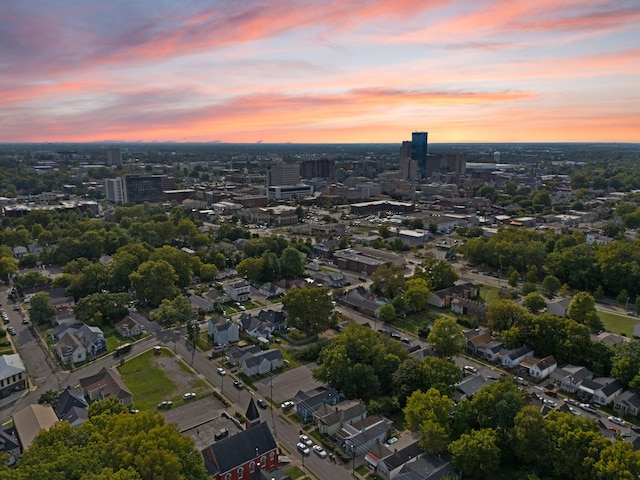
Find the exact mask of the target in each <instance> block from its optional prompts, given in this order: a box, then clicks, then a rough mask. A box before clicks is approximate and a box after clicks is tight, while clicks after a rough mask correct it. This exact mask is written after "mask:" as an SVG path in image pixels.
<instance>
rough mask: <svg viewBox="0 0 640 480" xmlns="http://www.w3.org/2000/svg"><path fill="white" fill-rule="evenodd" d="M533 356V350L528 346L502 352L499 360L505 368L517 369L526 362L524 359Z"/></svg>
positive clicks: (498, 356)
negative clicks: (523, 361)
mask: <svg viewBox="0 0 640 480" xmlns="http://www.w3.org/2000/svg"><path fill="white" fill-rule="evenodd" d="M528 355H529V356H530V355H533V350H532V349H531V348H529V347H528V346H526V345H523V346H522V347H519V348H514V349H505V350H503V351H501V352H500V353H499V354H498V355H497V358H498V359H500V362H501V363H502V365H503V366H504V367H507V368H515V367H517V366H518V365H520V362H522V360H524V357H526V356H528Z"/></svg>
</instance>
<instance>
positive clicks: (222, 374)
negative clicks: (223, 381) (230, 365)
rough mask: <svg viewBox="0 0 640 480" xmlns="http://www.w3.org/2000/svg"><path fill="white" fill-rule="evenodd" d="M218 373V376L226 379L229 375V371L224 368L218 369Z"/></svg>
mask: <svg viewBox="0 0 640 480" xmlns="http://www.w3.org/2000/svg"><path fill="white" fill-rule="evenodd" d="M216 372H218V375H220V376H222V377H224V376H225V375H226V374H227V371H226V370H225V369H224V368H218V369H217V370H216Z"/></svg>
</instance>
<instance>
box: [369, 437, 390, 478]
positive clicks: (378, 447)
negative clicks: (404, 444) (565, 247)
mask: <svg viewBox="0 0 640 480" xmlns="http://www.w3.org/2000/svg"><path fill="white" fill-rule="evenodd" d="M392 453H393V451H392V450H390V449H389V448H388V447H387V446H386V445H385V444H384V443H379V442H378V443H374V444H373V445H372V446H371V447H369V450H368V451H367V453H366V454H365V456H364V459H365V461H366V462H367V463H368V464H369V466H370V467H371V468H373V470H374V471H375V472H377V471H378V464H379V463H380V462H382V461H383V459H385V458H387V457H388V456H390V455H391V454H392Z"/></svg>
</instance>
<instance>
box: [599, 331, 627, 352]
mask: <svg viewBox="0 0 640 480" xmlns="http://www.w3.org/2000/svg"><path fill="white" fill-rule="evenodd" d="M593 340H595V341H596V342H601V343H604V344H605V345H607V346H609V347H614V348H615V347H617V346H618V345H620V344H621V343H626V342H630V341H631V339H629V338H627V337H623V336H622V335H618V334H616V333H611V332H600V333H599V334H597V335H595V336H594V337H593Z"/></svg>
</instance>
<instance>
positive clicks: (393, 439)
mask: <svg viewBox="0 0 640 480" xmlns="http://www.w3.org/2000/svg"><path fill="white" fill-rule="evenodd" d="M397 441H398V439H397V438H396V437H391V438H390V439H389V440H387V441H386V445H387V446H389V445H393V444H394V443H396V442H397Z"/></svg>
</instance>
